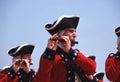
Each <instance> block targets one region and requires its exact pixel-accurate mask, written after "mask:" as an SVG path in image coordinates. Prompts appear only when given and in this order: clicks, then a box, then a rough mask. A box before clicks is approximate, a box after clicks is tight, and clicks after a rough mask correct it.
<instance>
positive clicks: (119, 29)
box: [115, 26, 120, 37]
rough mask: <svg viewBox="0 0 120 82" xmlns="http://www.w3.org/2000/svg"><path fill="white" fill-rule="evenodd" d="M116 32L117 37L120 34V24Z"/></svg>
mask: <svg viewBox="0 0 120 82" xmlns="http://www.w3.org/2000/svg"><path fill="white" fill-rule="evenodd" d="M115 34H116V35H117V37H119V36H120V26H119V27H117V28H116V29H115Z"/></svg>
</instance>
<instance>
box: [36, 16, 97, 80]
mask: <svg viewBox="0 0 120 82" xmlns="http://www.w3.org/2000/svg"><path fill="white" fill-rule="evenodd" d="M78 22H79V16H77V15H69V16H61V17H60V18H59V19H58V20H56V21H55V22H54V23H53V24H46V25H45V28H46V30H47V31H48V32H49V33H50V34H51V37H50V38H49V39H48V44H47V48H46V50H45V52H44V53H43V55H42V56H41V60H40V68H39V71H38V72H39V74H40V75H39V81H41V82H86V78H85V77H84V76H85V75H93V74H94V73H95V69H96V62H95V61H94V60H92V59H90V58H88V57H86V56H85V55H83V54H82V53H81V52H80V51H79V50H78V49H73V48H72V47H73V46H74V45H75V44H77V43H78V42H77V41H75V38H76V36H77V34H76V28H77V25H78Z"/></svg>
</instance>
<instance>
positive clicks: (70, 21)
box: [45, 15, 80, 35]
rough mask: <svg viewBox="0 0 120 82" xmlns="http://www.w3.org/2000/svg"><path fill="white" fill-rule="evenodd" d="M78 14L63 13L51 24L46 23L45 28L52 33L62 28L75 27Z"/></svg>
mask: <svg viewBox="0 0 120 82" xmlns="http://www.w3.org/2000/svg"><path fill="white" fill-rule="evenodd" d="M79 18H80V16H78V15H65V16H61V17H60V18H59V19H58V20H56V21H55V22H54V23H53V24H46V25H45V28H46V30H47V31H48V32H49V33H50V34H51V35H54V34H55V33H57V32H59V31H61V30H64V29H65V28H75V29H76V28H77V25H78V22H79Z"/></svg>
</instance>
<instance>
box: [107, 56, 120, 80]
mask: <svg viewBox="0 0 120 82" xmlns="http://www.w3.org/2000/svg"><path fill="white" fill-rule="evenodd" d="M105 72H106V76H107V78H108V79H109V80H110V81H116V80H117V79H118V78H120V77H119V76H120V60H119V59H116V58H115V56H113V55H111V56H108V57H107V59H106V62H105Z"/></svg>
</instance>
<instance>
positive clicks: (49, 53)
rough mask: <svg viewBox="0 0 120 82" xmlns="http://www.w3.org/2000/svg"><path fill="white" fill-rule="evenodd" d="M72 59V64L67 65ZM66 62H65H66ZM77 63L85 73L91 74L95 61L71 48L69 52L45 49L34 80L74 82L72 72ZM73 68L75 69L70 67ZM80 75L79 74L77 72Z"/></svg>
mask: <svg viewBox="0 0 120 82" xmlns="http://www.w3.org/2000/svg"><path fill="white" fill-rule="evenodd" d="M69 60H70V61H72V63H74V64H73V65H71V66H70V65H69V63H71V62H69ZM66 62H67V63H66ZM74 65H77V66H78V68H79V67H80V69H81V70H83V72H84V73H85V74H88V75H93V74H94V73H95V70H96V62H95V61H94V60H92V59H90V58H88V57H86V56H84V55H83V54H82V53H81V52H79V51H78V50H77V51H76V50H73V49H71V50H70V52H69V54H66V53H65V52H64V51H62V50H60V49H58V50H57V52H56V51H53V50H50V49H46V50H45V53H44V54H43V55H42V56H41V59H40V67H39V69H38V73H37V75H36V78H35V79H33V81H36V82H74V80H73V79H74V76H73V72H74V70H76V69H78V68H77V67H74ZM71 68H75V69H71ZM79 75H80V74H79Z"/></svg>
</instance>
